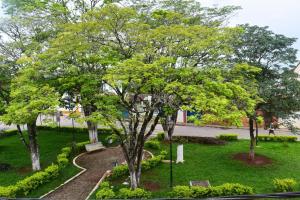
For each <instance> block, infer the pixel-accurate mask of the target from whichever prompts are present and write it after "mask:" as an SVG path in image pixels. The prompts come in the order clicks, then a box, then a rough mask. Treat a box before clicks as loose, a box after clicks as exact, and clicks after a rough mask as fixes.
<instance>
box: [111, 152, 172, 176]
mask: <svg viewBox="0 0 300 200" xmlns="http://www.w3.org/2000/svg"><path fill="white" fill-rule="evenodd" d="M166 155H167V151H161V152H160V155H158V156H154V157H152V158H150V159H148V160H143V161H142V170H148V169H151V168H153V167H155V166H157V165H158V164H159V163H161V161H162V160H163V159H165V157H166ZM128 174H129V169H128V165H127V164H125V165H118V166H116V167H114V168H113V169H112V174H111V178H112V179H115V178H118V177H122V176H126V175H128Z"/></svg>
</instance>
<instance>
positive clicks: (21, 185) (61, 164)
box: [0, 142, 87, 198]
mask: <svg viewBox="0 0 300 200" xmlns="http://www.w3.org/2000/svg"><path fill="white" fill-rule="evenodd" d="M86 143H87V142H84V143H78V144H76V147H77V149H79V150H82V149H84V145H85V144H86ZM71 151H72V150H71V147H64V148H62V149H61V153H60V154H58V155H57V160H56V162H57V164H52V165H50V166H48V167H47V168H46V169H44V170H43V171H39V172H36V173H34V174H33V175H31V176H28V177H26V178H24V179H23V180H20V181H18V182H17V183H16V184H15V185H10V186H6V187H2V186H0V197H6V198H15V197H17V196H26V195H27V194H28V193H30V192H31V191H33V190H35V189H37V188H38V187H39V186H41V185H43V184H45V183H47V182H49V181H51V180H53V179H54V178H56V177H58V176H59V173H60V171H61V170H62V169H63V168H65V167H66V166H67V165H68V163H69V157H70V154H71Z"/></svg>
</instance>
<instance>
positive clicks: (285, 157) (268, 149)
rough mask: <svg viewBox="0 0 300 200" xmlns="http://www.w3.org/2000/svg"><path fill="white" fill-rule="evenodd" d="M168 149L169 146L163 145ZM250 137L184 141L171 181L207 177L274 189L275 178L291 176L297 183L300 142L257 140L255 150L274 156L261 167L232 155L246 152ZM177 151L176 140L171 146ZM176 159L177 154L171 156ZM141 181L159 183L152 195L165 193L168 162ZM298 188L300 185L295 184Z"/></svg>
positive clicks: (259, 189)
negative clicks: (224, 142) (219, 142)
mask: <svg viewBox="0 0 300 200" xmlns="http://www.w3.org/2000/svg"><path fill="white" fill-rule="evenodd" d="M164 148H165V149H166V150H167V149H168V146H166V145H165V146H164ZM248 148H249V141H246V140H242V141H238V142H230V143H229V144H228V145H225V146H211V145H201V144H185V145H184V160H185V162H184V164H174V165H173V166H174V167H173V177H174V185H188V184H189V181H190V180H209V181H210V183H211V185H213V186H217V185H221V184H223V183H227V182H230V183H241V184H245V185H248V186H251V187H253V188H254V189H255V192H256V193H270V192H273V186H272V180H273V179H274V178H294V179H296V180H297V181H298V183H300V143H299V142H298V143H289V144H288V145H286V144H283V143H271V142H264V143H263V142H260V144H259V147H258V148H256V152H257V153H258V154H260V155H264V156H267V157H269V158H271V159H272V160H273V164H271V165H268V166H263V167H257V166H248V165H246V164H244V163H242V162H241V161H236V160H233V159H232V156H233V155H234V154H235V153H240V152H247V150H248ZM173 152H174V154H176V144H175V145H174V146H173ZM173 159H176V155H174V158H173ZM143 184H148V185H149V184H155V185H159V187H160V189H157V190H156V191H155V192H154V196H155V197H165V196H166V195H167V193H166V192H169V191H170V189H169V164H161V165H160V166H158V167H156V168H154V169H152V170H150V171H146V172H144V173H143V174H142V186H143ZM297 189H300V185H298V188H297Z"/></svg>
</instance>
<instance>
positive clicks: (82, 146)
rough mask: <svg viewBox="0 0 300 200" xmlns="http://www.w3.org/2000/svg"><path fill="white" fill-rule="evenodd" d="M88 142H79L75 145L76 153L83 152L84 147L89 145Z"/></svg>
mask: <svg viewBox="0 0 300 200" xmlns="http://www.w3.org/2000/svg"><path fill="white" fill-rule="evenodd" d="M89 143H90V142H89V141H86V142H79V143H77V144H76V148H77V150H78V151H84V150H85V145H87V144H89Z"/></svg>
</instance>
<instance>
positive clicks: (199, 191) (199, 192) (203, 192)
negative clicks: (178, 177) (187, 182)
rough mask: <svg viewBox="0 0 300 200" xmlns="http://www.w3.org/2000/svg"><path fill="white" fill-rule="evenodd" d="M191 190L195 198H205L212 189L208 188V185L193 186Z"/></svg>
mask: <svg viewBox="0 0 300 200" xmlns="http://www.w3.org/2000/svg"><path fill="white" fill-rule="evenodd" d="M191 190H192V197H193V198H204V197H209V196H210V195H209V194H210V190H208V189H207V188H206V187H201V186H192V187H191Z"/></svg>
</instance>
